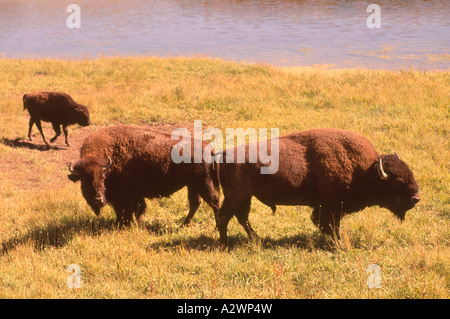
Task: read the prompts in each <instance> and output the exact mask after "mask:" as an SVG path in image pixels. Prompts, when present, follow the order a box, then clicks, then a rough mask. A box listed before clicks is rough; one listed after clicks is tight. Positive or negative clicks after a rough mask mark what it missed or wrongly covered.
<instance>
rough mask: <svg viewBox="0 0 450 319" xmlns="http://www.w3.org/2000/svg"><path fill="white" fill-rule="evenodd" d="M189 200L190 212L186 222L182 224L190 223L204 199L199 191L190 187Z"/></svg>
mask: <svg viewBox="0 0 450 319" xmlns="http://www.w3.org/2000/svg"><path fill="white" fill-rule="evenodd" d="M188 200H189V214H188V215H187V216H186V219H185V220H184V223H183V225H182V226H186V225H189V224H190V223H191V221H192V218H193V217H194V214H195V212H196V211H197V209H198V207H199V206H200V203H201V202H202V199H201V197H200V194H199V193H197V192H196V191H195V190H194V189H193V188H192V187H188Z"/></svg>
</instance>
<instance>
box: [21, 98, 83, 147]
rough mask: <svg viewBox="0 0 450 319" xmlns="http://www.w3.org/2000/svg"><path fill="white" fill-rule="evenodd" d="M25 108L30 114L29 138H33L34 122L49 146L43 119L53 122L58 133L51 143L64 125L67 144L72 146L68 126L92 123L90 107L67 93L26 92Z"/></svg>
mask: <svg viewBox="0 0 450 319" xmlns="http://www.w3.org/2000/svg"><path fill="white" fill-rule="evenodd" d="M23 109H24V110H25V109H26V110H28V113H29V114H30V122H29V127H28V138H29V139H30V140H32V138H31V129H32V128H33V124H36V126H37V128H38V130H39V132H40V133H41V135H42V139H43V140H44V142H45V144H46V145H47V146H48V145H49V144H48V143H47V140H46V139H45V136H44V133H43V132H42V126H41V121H45V122H51V123H52V126H53V130H54V131H55V133H56V135H55V136H54V137H52V138H51V139H50V143H53V142H54V141H55V140H56V139H57V138H58V136H59V135H61V125H62V128H63V131H64V136H65V138H66V144H67V146H70V144H69V140H68V134H69V132H68V130H67V126H69V125H72V124H77V123H78V124H79V125H81V126H88V125H90V124H91V121H90V119H89V110H88V108H87V107H86V106H84V105H81V104H78V103H77V102H75V101H74V100H73V99H72V98H71V97H70V96H69V95H67V94H66V93H61V92H38V93H28V94H25V95H24V96H23Z"/></svg>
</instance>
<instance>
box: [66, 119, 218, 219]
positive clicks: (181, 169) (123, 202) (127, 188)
mask: <svg viewBox="0 0 450 319" xmlns="http://www.w3.org/2000/svg"><path fill="white" fill-rule="evenodd" d="M176 143H177V141H175V140H172V139H171V134H169V133H166V132H162V131H159V130H156V129H153V128H143V127H135V126H126V125H119V126H112V127H107V128H103V129H100V130H98V131H96V132H93V133H91V135H89V136H88V137H87V138H86V139H85V140H84V142H83V145H82V146H81V150H80V159H79V160H78V161H77V162H76V163H75V164H73V165H69V170H70V173H71V174H70V175H69V176H68V177H69V179H70V180H72V181H74V182H76V181H78V180H81V190H82V193H83V196H84V198H85V199H86V201H87V203H88V204H89V205H90V207H91V208H92V209H93V211H94V213H95V214H96V215H98V214H99V213H100V209H101V208H102V207H103V206H104V205H105V204H106V203H110V204H111V205H112V207H113V208H114V210H115V212H116V216H117V220H118V222H119V223H120V224H122V225H128V224H130V222H131V221H132V218H133V213H134V214H135V217H136V219H137V220H139V218H140V217H141V216H142V214H143V213H144V212H145V209H146V204H145V200H144V198H154V197H158V196H170V195H171V194H173V193H174V192H176V191H178V190H179V189H181V188H183V187H184V186H187V188H188V200H189V205H190V208H189V214H188V216H187V217H186V219H185V221H184V224H188V223H189V222H190V221H191V219H192V217H193V216H194V214H195V212H196V211H197V209H198V207H199V205H200V203H201V198H203V200H205V202H206V203H208V204H209V206H211V207H212V209H213V211H214V216H215V218H216V224H217V213H218V210H219V208H220V197H219V193H218V188H219V180H218V172H217V170H216V167H217V166H216V164H215V163H214V162H213V163H206V162H205V161H204V160H203V161H201V162H200V163H194V161H192V162H191V163H184V162H182V163H179V164H176V163H174V162H173V161H172V159H171V151H172V148H173V146H174V145H175V144H176ZM202 143H203V149H205V147H206V145H209V144H208V143H206V142H202ZM192 144H194V143H192ZM213 152H214V151H213V149H212V148H211V153H212V154H211V155H214V153H213ZM194 156H195V154H194V153H193V154H192V158H194Z"/></svg>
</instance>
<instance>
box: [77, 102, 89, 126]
mask: <svg viewBox="0 0 450 319" xmlns="http://www.w3.org/2000/svg"><path fill="white" fill-rule="evenodd" d="M75 118H76V122H77V123H78V125H80V126H89V125H91V119H90V116H89V110H88V108H87V107H85V106H80V107H77V108H76V109H75Z"/></svg>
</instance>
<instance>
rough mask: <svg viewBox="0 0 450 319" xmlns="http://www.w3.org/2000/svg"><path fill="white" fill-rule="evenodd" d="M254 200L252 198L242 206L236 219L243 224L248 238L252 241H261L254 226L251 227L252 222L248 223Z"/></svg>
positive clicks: (237, 212)
mask: <svg viewBox="0 0 450 319" xmlns="http://www.w3.org/2000/svg"><path fill="white" fill-rule="evenodd" d="M251 202H252V199H251V197H250V198H248V199H246V200H245V201H244V202H243V203H242V204H241V206H239V208H238V209H237V211H236V218H237V220H238V222H239V224H241V226H242V227H243V228H244V230H245V232H246V233H247V235H248V237H249V238H250V239H253V238H256V239H259V236H258V235H257V234H256V232H255V231H254V230H253V228H252V226H251V225H250V222H249V221H248V214H249V213H250V205H251Z"/></svg>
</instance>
